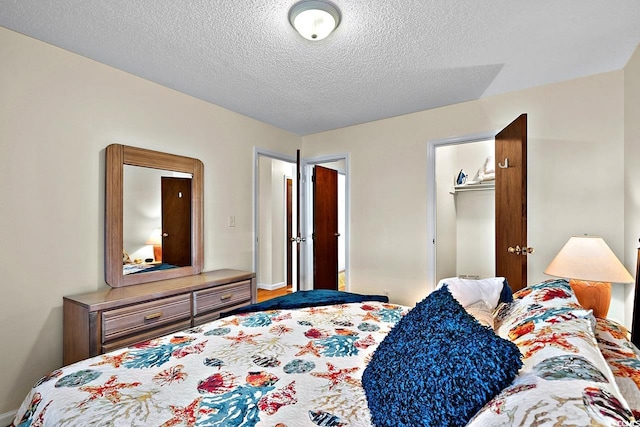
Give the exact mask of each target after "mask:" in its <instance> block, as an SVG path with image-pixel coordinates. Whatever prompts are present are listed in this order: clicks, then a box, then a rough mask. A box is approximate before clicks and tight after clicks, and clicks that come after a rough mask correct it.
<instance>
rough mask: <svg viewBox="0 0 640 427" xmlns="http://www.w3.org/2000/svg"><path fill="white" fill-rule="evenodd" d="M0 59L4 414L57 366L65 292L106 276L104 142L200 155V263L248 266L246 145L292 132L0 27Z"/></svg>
mask: <svg viewBox="0 0 640 427" xmlns="http://www.w3.org/2000/svg"><path fill="white" fill-rule="evenodd" d="M0 58H2V59H1V60H0V97H1V102H0V176H1V177H2V179H0V194H2V195H3V200H2V202H1V203H0V236H1V237H0V239H1V242H2V243H1V244H0V263H1V264H0V266H1V268H0V271H1V274H0V343H2V344H0V346H1V348H2V351H1V352H0V353H1V354H0V415H1V414H3V413H5V412H8V411H10V410H13V409H16V408H17V407H18V405H19V403H20V401H21V400H22V398H23V397H24V396H25V395H26V394H27V392H28V390H29V388H30V386H31V385H32V384H33V383H34V382H35V381H37V380H38V378H40V377H41V376H42V375H44V374H46V373H47V372H49V371H51V370H53V369H55V368H57V367H59V366H60V365H61V363H62V297H63V295H70V294H74V293H79V292H86V291H92V290H95V289H96V288H98V287H100V286H105V284H104V283H105V282H104V268H103V256H104V250H103V245H104V237H103V224H104V214H103V210H104V200H103V199H104V178H103V176H104V148H105V147H106V146H107V145H109V144H112V143H120V144H126V145H133V146H138V147H144V148H150V149H153V150H159V151H166V152H170V153H174V154H181V155H187V156H191V157H196V158H199V159H200V160H202V161H203V163H204V167H205V181H204V188H205V194H204V199H205V209H204V214H205V239H204V240H205V248H204V249H205V250H204V253H205V265H204V266H205V269H215V268H221V267H231V268H241V269H251V268H252V262H253V239H252V224H253V222H252V186H253V178H252V177H253V150H254V148H253V147H254V145H255V146H258V147H262V148H264V149H268V150H271V151H277V152H281V153H284V154H288V155H292V156H293V155H295V150H296V148H298V147H299V144H300V137H299V136H297V135H294V134H291V133H288V132H285V131H283V130H280V129H277V128H274V127H272V126H269V125H266V124H264V123H261V122H258V121H255V120H252V119H249V118H247V117H244V116H241V115H238V114H235V113H232V112H230V111H228V110H224V109H222V108H219V107H217V106H214V105H211V104H209V103H206V102H203V101H200V100H198V99H195V98H192V97H189V96H185V95H183V94H180V93H178V92H175V91H173V90H171V89H167V88H165V87H162V86H159V85H157V84H154V83H151V82H149V81H146V80H143V79H140V78H137V77H134V76H132V75H130V74H127V73H123V72H121V71H118V70H115V69H113V68H110V67H107V66H105V65H102V64H99V63H97V62H94V61H91V60H89V59H86V58H83V57H81V56H78V55H75V54H71V53H69V52H67V51H64V50H61V49H58V48H55V47H52V46H51V45H47V44H44V43H40V42H38V41H36V40H34V39H31V38H28V37H24V36H22V35H19V34H17V33H15V32H11V31H8V30H6V29H3V28H0ZM229 215H235V217H236V226H235V227H234V228H229V227H228V226H227V219H228V217H229Z"/></svg>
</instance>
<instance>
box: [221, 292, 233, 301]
mask: <svg viewBox="0 0 640 427" xmlns="http://www.w3.org/2000/svg"><path fill="white" fill-rule="evenodd" d="M231 297H233V294H226V295H222V296H221V297H220V301H224V300H227V299H231Z"/></svg>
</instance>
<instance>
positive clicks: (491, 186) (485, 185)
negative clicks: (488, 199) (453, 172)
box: [449, 181, 496, 195]
mask: <svg viewBox="0 0 640 427" xmlns="http://www.w3.org/2000/svg"><path fill="white" fill-rule="evenodd" d="M495 188H496V182H495V181H487V182H481V183H480V184H468V185H456V186H454V187H453V190H451V191H449V193H450V194H453V195H455V194H458V193H466V192H469V191H489V190H495Z"/></svg>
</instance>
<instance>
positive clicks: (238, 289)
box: [193, 280, 251, 316]
mask: <svg viewBox="0 0 640 427" xmlns="http://www.w3.org/2000/svg"><path fill="white" fill-rule="evenodd" d="M250 300H251V280H244V281H242V282H237V283H232V284H230V285H224V286H219V287H216V288H212V289H205V290H202V291H197V292H194V293H193V315H194V316H199V315H201V314H204V313H208V312H211V311H220V310H221V309H223V308H225V307H229V306H236V305H239V304H241V303H243V302H245V301H250Z"/></svg>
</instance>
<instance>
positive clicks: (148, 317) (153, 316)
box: [144, 311, 162, 320]
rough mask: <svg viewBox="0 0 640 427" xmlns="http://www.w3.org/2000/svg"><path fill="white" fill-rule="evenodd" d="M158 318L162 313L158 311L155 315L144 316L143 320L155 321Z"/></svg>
mask: <svg viewBox="0 0 640 427" xmlns="http://www.w3.org/2000/svg"><path fill="white" fill-rule="evenodd" d="M160 316H162V312H161V311H158V312H157V313H153V314H147V315H146V316H144V320H153V319H157V318H158V317H160Z"/></svg>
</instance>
